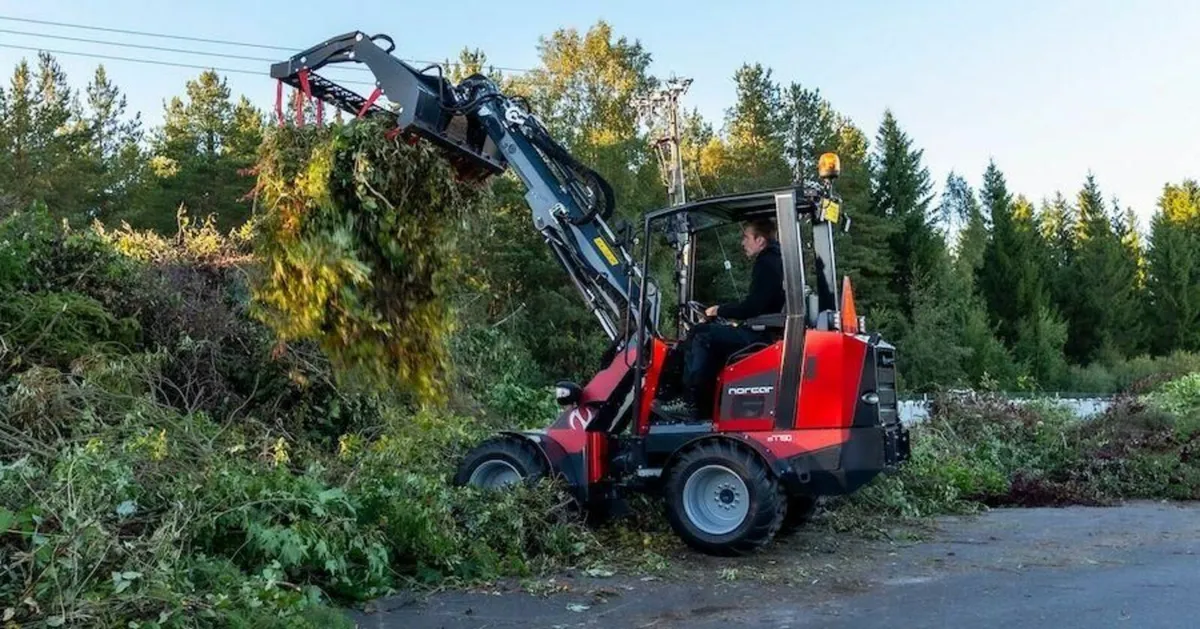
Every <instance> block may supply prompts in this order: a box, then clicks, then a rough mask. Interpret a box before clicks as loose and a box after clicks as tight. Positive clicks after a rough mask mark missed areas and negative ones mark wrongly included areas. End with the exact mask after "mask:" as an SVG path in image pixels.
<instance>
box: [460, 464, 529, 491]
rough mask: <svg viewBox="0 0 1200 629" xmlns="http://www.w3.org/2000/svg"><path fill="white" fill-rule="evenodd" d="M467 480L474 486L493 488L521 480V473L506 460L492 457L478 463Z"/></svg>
mask: <svg viewBox="0 0 1200 629" xmlns="http://www.w3.org/2000/svg"><path fill="white" fill-rule="evenodd" d="M467 482H468V483H469V484H471V485H474V486H476V487H484V488H487V489H494V488H498V487H506V486H508V485H512V484H515V483H519V482H521V473H520V472H518V471H517V468H515V467H513V465H512V464H511V463H509V462H508V461H502V460H500V459H492V460H491V461H484V462H483V463H481V464H479V467H477V468H475V471H474V472H471V479H470V480H469V481H467Z"/></svg>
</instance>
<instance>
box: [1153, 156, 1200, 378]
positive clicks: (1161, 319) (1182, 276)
mask: <svg viewBox="0 0 1200 629" xmlns="http://www.w3.org/2000/svg"><path fill="white" fill-rule="evenodd" d="M1150 244H1151V246H1150V248H1149V250H1148V251H1147V254H1146V292H1147V300H1146V301H1147V311H1146V316H1145V318H1146V319H1147V320H1148V321H1149V322H1150V325H1151V326H1152V332H1153V333H1152V334H1150V335H1149V336H1148V341H1149V344H1150V349H1151V350H1152V351H1154V352H1155V353H1157V354H1167V353H1170V352H1172V351H1175V350H1185V351H1198V350H1200V183H1197V182H1196V180H1194V179H1188V180H1185V181H1183V182H1181V183H1179V184H1168V185H1166V186H1164V187H1163V192H1162V194H1161V195H1160V196H1159V199H1158V207H1157V210H1156V212H1155V214H1154V216H1153V218H1152V219H1151V222H1150Z"/></svg>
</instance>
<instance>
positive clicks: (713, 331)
mask: <svg viewBox="0 0 1200 629" xmlns="http://www.w3.org/2000/svg"><path fill="white" fill-rule="evenodd" d="M742 250H743V251H744V252H745V253H746V257H748V258H751V259H753V260H754V268H753V270H752V271H751V276H750V292H749V293H748V294H747V295H746V298H745V299H743V300H742V301H741V302H740V303H732V304H722V305H719V306H710V307H709V308H708V309H707V310H705V311H704V314H705V316H707V317H709V318H713V317H720V318H722V319H735V320H742V321H744V320H747V319H751V318H754V317H757V316H760V315H765V314H776V313H780V312H783V310H784V308H785V307H786V305H787V296H786V295H785V293H784V288H783V255H782V252H781V251H780V250H779V241H778V240H776V229H775V222H774V221H773V220H770V219H758V220H754V221H751V222H748V223H746V224H745V225H744V226H743V227H742ZM766 340H767V335H766V334H765V333H763V332H755V331H753V330H751V329H749V328H745V327H734V326H730V325H721V324H718V323H713V322H705V323H701V324H699V325H697V326H695V327H694V328H692V330H691V332H690V333H689V334H688V338H687V340H686V341H685V343H684V347H685V348H686V349H685V353H684V356H683V397H682V398H681V399H677V400H673V401H671V402H668V403H666V404H662V405H661V406H660V407H659V408H660V410H662V411H664V412H667V413H670V414H673V415H685V416H691V417H698V416H706V417H710V416H711V409H710V408H709V407H710V406H711V405H712V401H713V395H712V393H713V391H712V386H713V384H715V383H716V380H717V375H718V374H719V373H720V371H721V368H722V367H723V366H724V365H725V361H726V360H728V359H729V357H730V356H732V355H733V354H734V353H736V352H737V351H738V350H741V349H743V348H745V347H748V346H750V345H752V344H754V343H759V342H764V341H766Z"/></svg>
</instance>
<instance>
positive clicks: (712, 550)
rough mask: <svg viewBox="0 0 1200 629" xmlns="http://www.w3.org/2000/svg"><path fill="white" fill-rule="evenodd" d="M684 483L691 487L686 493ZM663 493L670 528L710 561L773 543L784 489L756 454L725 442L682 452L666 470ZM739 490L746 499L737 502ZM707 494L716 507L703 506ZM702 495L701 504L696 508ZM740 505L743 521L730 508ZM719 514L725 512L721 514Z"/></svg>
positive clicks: (737, 511)
mask: <svg viewBox="0 0 1200 629" xmlns="http://www.w3.org/2000/svg"><path fill="white" fill-rule="evenodd" d="M735 478H736V480H735ZM689 479H694V482H695V484H694V485H692V486H691V487H690V488H689V486H688V481H689ZM738 481H740V483H739V482H738ZM730 486H732V487H730ZM702 487H703V489H701V488H702ZM663 488H664V497H665V502H666V510H667V520H668V521H670V523H671V528H672V529H674V531H675V533H676V534H677V535H679V537H680V538H681V539H683V541H684V543H686V544H687V545H688V546H690V547H691V548H693V549H696V550H698V551H700V552H703V553H706V554H709V555H720V556H735V555H744V554H748V553H751V552H754V551H756V550H758V549H759V548H761V547H762V546H764V545H765V544H767V543H768V542H770V541H771V540H772V538H774V537H775V534H776V533H777V532H778V531H779V527H780V526H781V525H782V524H783V517H784V514H785V513H786V510H787V497H786V496H785V495H784V493H783V488H782V487H781V486H780V484H779V481H778V479H777V478H775V476H774V475H773V474H772V473H771V471H770V469H769V468H768V467H767V466H766V465H764V464H763V462H762V460H761V459H760V458H759V456H758V454H757V453H755V452H753V451H751V450H750V449H749V448H747V447H745V446H742V445H739V444H737V443H734V442H732V441H729V440H724V439H721V440H711V441H705V442H702V443H700V444H697V445H695V446H693V447H690V448H688V449H687V450H686V451H684V452H682V453H681V454H680V456H679V459H678V460H677V461H675V463H674V464H672V465H671V468H670V469H669V470H668V472H667V479H666V482H665V484H664V487H663ZM743 488H744V489H745V490H746V493H747V494H748V495H746V496H740V497H739V496H738V495H737V494H740V493H741V491H742V489H743ZM710 491H711V492H712V498H713V503H714V504H715V506H712V505H706V504H704V503H707V498H708V496H709V492H710ZM701 494H703V495H704V496H705V500H703V501H700V502H697V500H698V498H697V496H699V495H701ZM689 497H690V498H689ZM739 499H740V500H745V501H746V503H745V504H746V507H745V513H744V515H743V514H741V507H736V506H735V505H736V503H737V502H739V501H740V500H739ZM689 504H690V505H692V506H691V509H690V511H691V513H690V514H689V507H688V506H687V505H689ZM724 509H728V510H729V511H728V512H726V513H722V512H721V511H722V510H724ZM713 514H715V515H713ZM725 517H728V519H727V520H720V521H718V519H719V518H725ZM706 525H707V526H706ZM721 525H723V527H722V526H721ZM706 528H707V529H708V530H707V531H706V530H705V529H706Z"/></svg>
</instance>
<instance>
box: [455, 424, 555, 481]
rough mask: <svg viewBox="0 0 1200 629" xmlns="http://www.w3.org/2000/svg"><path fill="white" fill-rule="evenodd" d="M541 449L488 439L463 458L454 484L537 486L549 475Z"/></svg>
mask: <svg viewBox="0 0 1200 629" xmlns="http://www.w3.org/2000/svg"><path fill="white" fill-rule="evenodd" d="M548 471H549V470H548V469H547V466H546V460H545V458H543V457H542V453H541V451H540V450H538V447H537V446H535V445H533V444H532V443H530V442H529V441H527V440H525V439H520V438H518V437H511V436H503V437H496V438H494V439H489V440H487V441H485V442H483V443H481V444H479V445H478V446H476V447H475V448H474V449H473V450H471V451H470V452H469V453H467V456H465V457H463V460H462V462H461V463H460V464H459V466H458V471H457V472H456V473H455V475H454V484H455V485H458V486H460V487H462V486H466V485H471V486H474V487H480V488H484V489H497V488H501V487H506V486H508V485H513V484H516V483H520V482H522V481H524V482H527V483H535V482H537V481H538V480H539V479H541V478H542V477H544V476H545V475H546V474H547V473H548Z"/></svg>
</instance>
